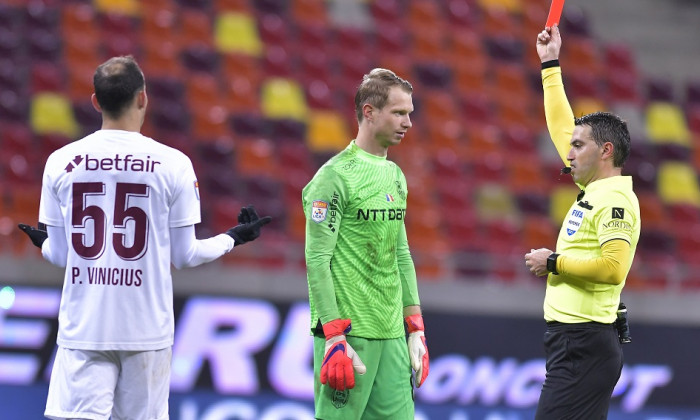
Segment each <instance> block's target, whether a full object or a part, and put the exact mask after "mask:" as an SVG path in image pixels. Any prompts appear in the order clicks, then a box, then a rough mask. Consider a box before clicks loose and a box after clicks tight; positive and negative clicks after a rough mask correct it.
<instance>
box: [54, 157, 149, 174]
mask: <svg viewBox="0 0 700 420" xmlns="http://www.w3.org/2000/svg"><path fill="white" fill-rule="evenodd" d="M83 161H85V170H86V171H126V172H129V171H131V172H153V171H155V169H156V167H157V166H158V165H160V164H161V163H160V162H158V161H156V160H152V159H151V157H150V156H146V159H139V158H136V157H134V155H126V156H124V157H120V156H119V155H118V154H117V155H115V156H114V157H106V158H91V157H90V155H85V159H83V157H82V156H80V155H77V156H76V157H75V158H74V159H73V160H72V161H71V162H68V165H66V168H65V170H66V172H72V171H73V169H75V168H77V167H78V166H79V165H80V163H81V162H83Z"/></svg>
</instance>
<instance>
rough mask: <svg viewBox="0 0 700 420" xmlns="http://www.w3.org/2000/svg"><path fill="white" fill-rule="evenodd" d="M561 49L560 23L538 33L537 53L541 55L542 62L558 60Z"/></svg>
mask: <svg viewBox="0 0 700 420" xmlns="http://www.w3.org/2000/svg"><path fill="white" fill-rule="evenodd" d="M559 51H561V34H560V33H559V26H558V25H554V26H552V27H551V28H545V29H544V30H543V31H542V32H540V33H539V34H538V35H537V55H539V56H540V62H542V63H544V62H546V61H552V60H558V59H559Z"/></svg>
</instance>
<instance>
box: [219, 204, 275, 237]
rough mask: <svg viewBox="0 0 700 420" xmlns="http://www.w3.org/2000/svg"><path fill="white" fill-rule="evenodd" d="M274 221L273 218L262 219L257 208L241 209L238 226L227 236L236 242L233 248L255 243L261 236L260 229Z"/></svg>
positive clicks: (229, 231) (230, 230) (228, 232)
mask: <svg viewBox="0 0 700 420" xmlns="http://www.w3.org/2000/svg"><path fill="white" fill-rule="evenodd" d="M271 221H272V217H270V216H265V217H263V218H260V217H259V216H258V213H257V212H256V211H255V207H253V206H251V205H249V206H247V207H243V208H241V212H240V213H238V225H236V226H234V227H232V228H231V229H229V230H227V231H226V234H227V235H229V236H230V237H232V238H233V240H234V241H235V243H234V245H233V246H238V245H241V244H244V243H246V242H251V241H254V240H255V239H257V238H258V236H260V229H261V228H262V227H263V226H265V225H266V224H268V223H270V222H271Z"/></svg>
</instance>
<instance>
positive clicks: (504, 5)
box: [479, 0, 523, 13]
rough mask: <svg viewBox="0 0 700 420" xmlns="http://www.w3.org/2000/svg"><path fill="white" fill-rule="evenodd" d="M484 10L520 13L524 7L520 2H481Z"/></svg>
mask: <svg viewBox="0 0 700 420" xmlns="http://www.w3.org/2000/svg"><path fill="white" fill-rule="evenodd" d="M479 5H480V6H481V7H482V8H484V9H505V10H507V11H508V12H511V13H520V11H521V10H522V7H523V5H522V4H521V3H520V0H479Z"/></svg>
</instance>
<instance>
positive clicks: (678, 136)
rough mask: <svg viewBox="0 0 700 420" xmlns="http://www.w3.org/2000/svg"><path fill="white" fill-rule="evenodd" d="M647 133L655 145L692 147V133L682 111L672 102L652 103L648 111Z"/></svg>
mask: <svg viewBox="0 0 700 420" xmlns="http://www.w3.org/2000/svg"><path fill="white" fill-rule="evenodd" d="M646 119H647V133H648V135H649V139H650V140H651V141H652V142H654V143H676V144H680V145H682V146H686V147H690V146H691V137H690V131H689V130H688V125H687V123H686V121H685V117H684V115H683V110H681V109H680V108H679V107H678V106H677V105H675V104H672V103H670V102H652V103H650V104H649V105H648V106H647V109H646Z"/></svg>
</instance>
